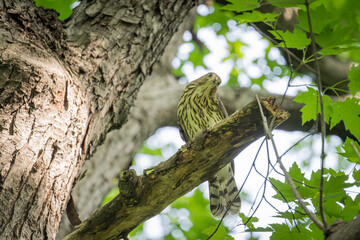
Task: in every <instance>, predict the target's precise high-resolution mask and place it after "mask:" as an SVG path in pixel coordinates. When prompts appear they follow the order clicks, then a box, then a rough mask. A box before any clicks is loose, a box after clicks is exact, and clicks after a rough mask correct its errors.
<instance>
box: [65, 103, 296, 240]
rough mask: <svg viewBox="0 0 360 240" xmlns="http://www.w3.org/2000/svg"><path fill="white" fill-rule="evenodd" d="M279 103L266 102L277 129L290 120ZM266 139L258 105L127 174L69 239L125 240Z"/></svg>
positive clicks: (248, 107)
mask: <svg viewBox="0 0 360 240" xmlns="http://www.w3.org/2000/svg"><path fill="white" fill-rule="evenodd" d="M274 102H275V99H274V98H271V97H269V98H267V99H263V100H261V103H262V108H263V109H264V112H265V116H266V118H268V121H269V122H270V121H271V119H272V118H273V117H275V116H276V120H275V126H276V125H278V124H280V123H281V122H283V121H285V120H286V119H287V118H288V117H289V114H288V113H287V112H284V111H282V110H279V111H278V112H277V106H274V105H273V104H274ZM275 113H277V114H275ZM261 136H264V128H263V120H262V116H261V114H260V110H259V105H258V103H257V101H254V102H252V103H250V104H248V105H247V106H245V107H244V108H243V109H240V110H238V111H236V112H235V113H234V114H232V115H231V116H229V117H228V118H226V119H225V120H223V121H222V122H220V123H219V124H217V125H215V126H214V127H212V128H210V129H207V130H205V131H203V132H202V133H200V134H198V135H197V136H196V137H195V139H194V141H193V142H191V143H189V144H186V145H184V146H183V147H181V149H179V150H178V151H177V153H175V154H174V155H173V156H172V157H171V158H170V159H168V160H167V161H165V162H162V163H160V164H159V165H157V166H155V167H153V168H151V169H147V170H144V174H143V175H141V176H136V173H135V171H134V170H130V171H125V172H123V173H122V174H121V177H120V180H119V190H120V194H119V195H118V196H117V197H115V199H113V200H112V201H111V202H109V203H107V204H106V205H104V206H103V207H101V208H100V209H99V210H98V211H97V212H96V213H95V214H94V215H92V216H91V217H90V218H89V219H87V220H86V221H85V222H83V223H82V224H81V225H80V226H79V228H78V229H76V230H75V231H74V232H72V233H71V234H69V235H68V236H66V237H65V238H64V239H66V240H72V239H104V240H105V239H119V238H126V237H127V234H128V233H129V232H130V231H132V230H133V229H134V228H135V227H136V226H138V225H139V224H140V223H142V222H143V221H145V220H146V219H149V218H150V217H152V216H154V215H156V214H158V213H160V212H161V211H162V210H163V209H164V208H165V207H166V206H168V205H169V204H170V203H171V202H173V201H174V200H176V199H177V198H179V197H181V196H182V195H184V194H185V193H187V192H189V191H191V190H192V189H193V188H194V187H196V186H198V185H199V184H201V183H202V182H204V181H206V180H208V179H211V178H212V177H213V175H214V174H215V173H216V172H217V171H218V170H220V169H221V168H222V167H223V166H225V165H226V164H228V163H229V162H230V161H231V160H232V159H233V158H234V157H235V156H236V155H238V154H239V153H240V152H241V151H242V150H243V149H244V148H245V147H246V146H248V145H249V144H250V143H252V142H254V141H255V140H257V139H258V138H259V137H261ZM219 138H221V141H218V139H219ZM194 160H196V161H194Z"/></svg>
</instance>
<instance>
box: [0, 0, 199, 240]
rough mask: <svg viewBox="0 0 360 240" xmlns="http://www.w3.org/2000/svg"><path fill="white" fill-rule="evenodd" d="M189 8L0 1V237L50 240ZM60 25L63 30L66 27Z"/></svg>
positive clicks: (158, 4) (149, 3)
mask: <svg viewBox="0 0 360 240" xmlns="http://www.w3.org/2000/svg"><path fill="white" fill-rule="evenodd" d="M194 5H195V1H155V0H154V1H146V2H143V3H140V2H138V1H133V2H132V1H115V0H114V1H91V2H90V1H82V2H81V4H80V7H79V8H78V9H77V10H76V11H74V14H73V15H72V17H71V18H70V20H69V21H68V22H67V23H66V25H62V23H61V22H60V21H59V20H58V19H57V15H56V14H55V13H54V12H53V11H49V10H44V9H42V8H37V7H35V6H34V4H33V2H32V1H8V0H2V1H0V68H1V81H0V132H1V134H0V153H1V154H0V238H2V239H31V238H37V239H43V238H49V239H54V238H55V235H56V232H57V229H58V225H59V221H60V217H61V214H62V212H63V211H64V208H65V207H66V203H67V201H68V199H69V193H70V191H71V189H72V186H73V183H74V180H75V178H76V177H77V175H78V172H79V170H80V168H81V166H82V165H83V163H84V161H85V159H87V158H88V156H90V155H91V154H93V153H94V151H95V149H96V147H97V145H98V144H99V143H101V142H102V141H103V139H104V138H105V136H106V133H107V132H108V131H109V130H111V129H115V128H119V127H120V126H122V124H124V122H125V121H126V119H127V115H128V113H129V109H130V108H131V106H132V105H133V102H134V100H135V97H136V94H137V92H138V90H139V87H140V86H141V84H142V82H143V80H144V79H145V77H146V76H147V75H148V74H149V73H150V71H151V67H152V65H153V63H154V62H155V61H156V60H157V59H158V57H159V56H160V55H161V54H162V52H163V51H164V48H165V46H166V45H167V43H168V41H169V39H170V38H171V36H172V35H173V34H174V32H175V31H176V29H177V27H178V25H179V24H180V22H181V21H182V20H183V18H184V17H185V16H186V15H187V13H188V11H189V10H190V9H191V8H192V6H194ZM63 26H65V28H63Z"/></svg>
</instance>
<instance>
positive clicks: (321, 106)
mask: <svg viewBox="0 0 360 240" xmlns="http://www.w3.org/2000/svg"><path fill="white" fill-rule="evenodd" d="M305 5H306V12H307V18H308V22H309V31H310V37H311V45H312V48H313V52H314V59H315V69H316V75H317V84H318V89H319V98H320V128H321V155H320V158H321V176H320V188H319V193H320V199H319V200H320V206H319V207H320V214H321V218H322V221H323V223H324V230H325V231H326V230H327V229H328V224H327V221H326V217H325V212H324V165H325V158H326V154H325V136H326V128H325V120H324V102H323V98H322V83H321V74H320V66H319V60H318V58H317V53H316V45H315V43H316V42H315V36H314V32H313V30H312V24H311V17H310V7H309V5H310V4H309V1H308V0H305ZM318 117H319V115H318Z"/></svg>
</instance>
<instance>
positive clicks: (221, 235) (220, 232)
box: [202, 226, 226, 240]
mask: <svg viewBox="0 0 360 240" xmlns="http://www.w3.org/2000/svg"><path fill="white" fill-rule="evenodd" d="M216 227H217V226H210V227H208V228H206V229H204V231H202V233H204V234H206V235H208V236H210V235H211V234H213V232H215V230H216ZM225 236H226V231H225V228H224V227H219V229H217V231H216V233H215V234H214V235H213V236H212V237H211V239H214V240H223V239H226V238H225Z"/></svg>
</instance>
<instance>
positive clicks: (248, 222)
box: [239, 212, 259, 229]
mask: <svg viewBox="0 0 360 240" xmlns="http://www.w3.org/2000/svg"><path fill="white" fill-rule="evenodd" d="M239 217H240V218H241V220H242V222H243V224H245V223H246V226H247V227H248V228H249V229H254V228H255V227H254V224H253V223H255V222H258V221H259V219H258V218H257V217H252V218H250V219H249V218H248V217H246V216H245V214H243V213H242V212H240V213H239Z"/></svg>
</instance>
